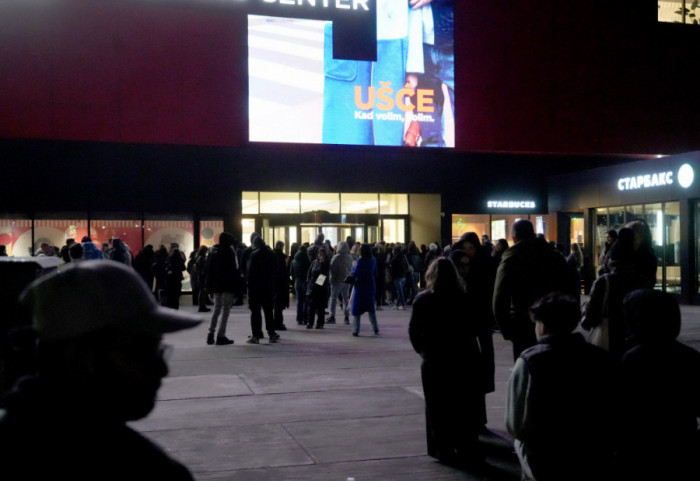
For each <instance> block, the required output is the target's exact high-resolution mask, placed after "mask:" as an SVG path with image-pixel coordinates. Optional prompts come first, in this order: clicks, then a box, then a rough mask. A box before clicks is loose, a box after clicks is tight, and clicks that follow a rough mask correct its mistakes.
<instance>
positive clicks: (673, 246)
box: [657, 202, 681, 293]
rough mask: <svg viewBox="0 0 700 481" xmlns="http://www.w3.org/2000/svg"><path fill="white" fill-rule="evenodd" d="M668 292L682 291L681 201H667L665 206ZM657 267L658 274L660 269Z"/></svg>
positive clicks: (665, 256) (665, 260)
mask: <svg viewBox="0 0 700 481" xmlns="http://www.w3.org/2000/svg"><path fill="white" fill-rule="evenodd" d="M663 220H664V224H665V227H664V231H665V232H664V241H665V242H664V252H663V257H664V259H663V265H664V268H665V269H666V292H677V293H680V292H681V216H680V202H666V203H664V206H663ZM659 270H660V269H657V276H658V271H659Z"/></svg>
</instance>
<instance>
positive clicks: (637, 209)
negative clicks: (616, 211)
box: [625, 205, 644, 224]
mask: <svg viewBox="0 0 700 481" xmlns="http://www.w3.org/2000/svg"><path fill="white" fill-rule="evenodd" d="M637 219H644V207H643V206H641V205H628V206H626V207H625V224H627V223H628V222H632V221H633V220H637Z"/></svg>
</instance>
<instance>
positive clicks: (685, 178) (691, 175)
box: [678, 164, 695, 189]
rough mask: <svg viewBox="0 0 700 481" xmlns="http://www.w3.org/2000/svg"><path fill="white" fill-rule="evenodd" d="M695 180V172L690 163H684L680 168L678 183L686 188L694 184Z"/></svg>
mask: <svg viewBox="0 0 700 481" xmlns="http://www.w3.org/2000/svg"><path fill="white" fill-rule="evenodd" d="M693 180H695V172H694V171H693V168H692V167H691V166H690V164H683V165H681V168H680V169H678V183H679V184H680V186H681V187H683V188H684V189H687V188H688V187H690V186H691V185H692V184H693Z"/></svg>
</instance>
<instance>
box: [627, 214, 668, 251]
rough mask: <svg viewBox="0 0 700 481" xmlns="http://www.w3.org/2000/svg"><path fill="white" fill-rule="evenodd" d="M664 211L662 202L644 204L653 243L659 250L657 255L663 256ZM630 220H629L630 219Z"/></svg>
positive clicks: (645, 217)
mask: <svg viewBox="0 0 700 481" xmlns="http://www.w3.org/2000/svg"><path fill="white" fill-rule="evenodd" d="M663 216H664V213H663V210H662V209H661V204H660V203H659V204H646V205H645V206H644V220H645V221H646V223H647V225H648V226H649V229H651V245H652V246H653V247H654V250H658V251H659V252H657V257H659V258H661V255H659V254H661V249H657V247H658V248H660V247H661V246H663V245H664V217H663ZM628 222H629V221H628Z"/></svg>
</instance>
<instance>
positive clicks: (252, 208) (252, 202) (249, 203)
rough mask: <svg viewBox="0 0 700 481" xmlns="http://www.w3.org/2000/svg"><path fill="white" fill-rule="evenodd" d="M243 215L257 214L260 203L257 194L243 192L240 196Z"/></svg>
mask: <svg viewBox="0 0 700 481" xmlns="http://www.w3.org/2000/svg"><path fill="white" fill-rule="evenodd" d="M242 197H243V198H242V208H243V211H242V213H243V214H259V213H260V212H259V210H260V203H259V201H258V193H257V192H243V196H242Z"/></svg>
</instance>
